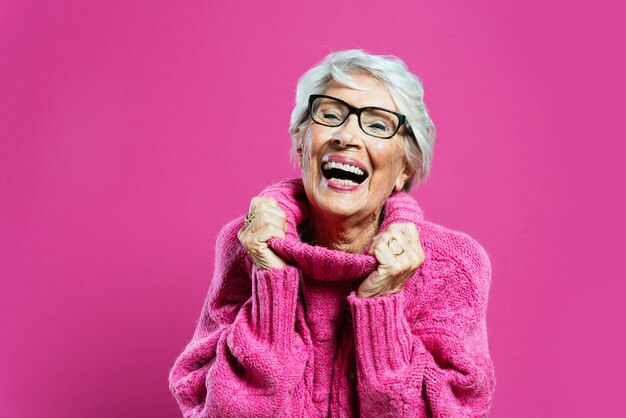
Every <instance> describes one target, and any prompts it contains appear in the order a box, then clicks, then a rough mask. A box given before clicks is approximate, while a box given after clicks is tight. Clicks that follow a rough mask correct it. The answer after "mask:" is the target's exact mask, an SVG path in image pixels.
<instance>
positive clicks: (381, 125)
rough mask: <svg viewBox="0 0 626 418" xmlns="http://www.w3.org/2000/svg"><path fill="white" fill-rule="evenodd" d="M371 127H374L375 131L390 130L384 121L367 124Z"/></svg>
mask: <svg viewBox="0 0 626 418" xmlns="http://www.w3.org/2000/svg"><path fill="white" fill-rule="evenodd" d="M367 126H368V127H369V128H370V129H373V130H375V131H381V132H386V131H387V130H388V128H387V125H385V124H384V123H380V122H378V123H370V124H369V125H367Z"/></svg>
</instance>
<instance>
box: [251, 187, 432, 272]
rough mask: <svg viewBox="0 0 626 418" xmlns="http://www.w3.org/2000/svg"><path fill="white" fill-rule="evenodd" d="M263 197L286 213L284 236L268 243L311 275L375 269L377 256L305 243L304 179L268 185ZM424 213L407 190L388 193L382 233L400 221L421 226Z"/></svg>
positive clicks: (308, 210) (305, 202)
mask: <svg viewBox="0 0 626 418" xmlns="http://www.w3.org/2000/svg"><path fill="white" fill-rule="evenodd" d="M261 196H264V197H271V198H273V199H275V200H276V201H277V202H278V204H279V205H280V207H281V208H282V209H283V210H284V211H285V213H286V214H287V227H288V231H287V232H286V234H285V238H272V239H270V240H269V241H268V245H269V246H270V247H271V248H272V249H273V250H274V251H276V253H277V254H278V255H279V256H280V257H282V258H283V259H284V260H285V261H287V262H288V263H291V264H295V265H297V266H298V267H299V268H300V269H301V270H302V272H303V273H304V274H305V275H307V276H308V277H311V278H314V279H317V280H324V281H337V280H353V279H357V278H359V279H361V278H364V277H365V276H367V275H369V274H370V273H372V272H373V271H374V270H376V266H377V262H376V258H375V257H373V256H370V255H368V254H351V253H346V252H343V251H338V250H332V249H329V248H325V247H320V246H315V245H311V244H308V243H304V242H302V241H301V240H300V236H299V235H298V226H299V225H300V224H301V223H302V222H304V221H306V220H307V219H308V218H309V216H310V206H309V201H308V199H307V196H306V193H305V191H304V185H303V184H302V180H301V179H293V180H286V181H283V182H280V183H277V184H274V185H272V186H270V187H268V188H266V189H265V190H264V191H263V192H262V193H261ZM423 219H424V214H423V212H422V210H421V208H420V207H419V205H418V204H417V202H416V201H415V199H414V198H413V197H411V196H410V195H409V194H407V193H404V192H399V193H394V194H392V195H391V196H389V199H387V202H385V206H384V207H383V221H382V223H381V225H380V228H379V232H382V231H385V230H386V229H387V228H388V227H389V225H391V224H392V223H397V222H413V223H415V224H416V225H417V228H418V230H419V229H420V225H419V224H420V223H421V222H422V221H423Z"/></svg>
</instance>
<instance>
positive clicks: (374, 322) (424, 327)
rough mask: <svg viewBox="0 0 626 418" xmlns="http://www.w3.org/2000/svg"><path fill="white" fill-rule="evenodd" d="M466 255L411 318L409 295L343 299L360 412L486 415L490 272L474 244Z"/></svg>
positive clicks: (490, 378) (491, 379)
mask: <svg viewBox="0 0 626 418" xmlns="http://www.w3.org/2000/svg"><path fill="white" fill-rule="evenodd" d="M471 251H472V252H473V254H471V255H472V257H471V258H470V260H471V262H465V261H463V260H461V261H459V260H456V261H455V262H454V263H453V267H452V268H449V269H448V272H447V277H446V280H444V281H443V282H444V285H443V286H442V287H441V288H439V289H438V290H437V292H435V293H433V296H432V298H431V300H430V301H429V302H428V303H425V302H424V303H423V306H418V307H415V309H411V310H410V312H411V315H409V313H408V312H409V309H407V305H408V301H409V300H408V299H409V296H408V295H409V294H410V293H411V292H410V291H408V292H407V291H402V292H399V293H395V294H390V295H385V296H381V297H374V298H363V299H360V298H358V297H357V296H356V295H355V294H354V293H352V294H350V295H349V297H348V302H349V304H350V307H351V311H352V319H353V323H354V331H355V350H356V357H357V373H358V392H359V401H360V408H361V415H363V416H390V417H391V416H393V417H401V416H402V417H405V416H411V417H415V416H418V417H430V416H435V417H455V418H456V417H483V416H485V415H486V414H487V412H488V410H489V408H490V406H491V401H492V394H493V390H494V387H495V376H494V370H493V363H492V361H491V358H490V356H489V350H488V346H487V329H486V308H487V296H488V291H489V281H490V277H491V267H490V263H489V259H488V257H487V254H486V253H485V252H484V250H483V249H482V247H480V246H479V245H478V244H477V243H476V244H475V245H474V246H473V249H472V250H471ZM418 272H419V270H418ZM416 274H418V273H416ZM414 278H415V276H414ZM407 284H408V283H407ZM405 289H406V288H405ZM418 291H419V290H418ZM425 293H428V292H425Z"/></svg>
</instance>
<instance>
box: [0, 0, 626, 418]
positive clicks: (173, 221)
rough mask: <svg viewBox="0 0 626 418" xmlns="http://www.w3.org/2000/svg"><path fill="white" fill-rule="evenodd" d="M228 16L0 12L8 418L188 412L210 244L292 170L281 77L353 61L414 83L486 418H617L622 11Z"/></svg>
mask: <svg viewBox="0 0 626 418" xmlns="http://www.w3.org/2000/svg"><path fill="white" fill-rule="evenodd" d="M98 3H101V4H98ZM236 3H241V4H236ZM243 3H244V2H227V1H220V2H217V1H211V2H208V1H202V2H200V1H198V2H175V1H169V2H167V1H155V2H121V1H106V2H93V1H90V2H85V1H68V0H66V1H62V2H61V1H19V2H18V1H9V0H4V1H2V2H0V141H1V147H0V199H1V204H0V275H1V280H0V417H3V418H16V417H20V418H23V417H43V416H45V417H64V418H71V417H111V416H124V417H139V416H151V417H172V416H177V415H178V409H177V406H176V404H175V402H174V400H173V398H172V397H171V395H170V393H169V390H168V387H167V374H168V370H169V368H170V367H171V365H172V363H173V361H174V359H175V358H176V356H177V355H178V354H179V353H180V351H181V350H182V348H183V346H184V345H185V344H186V343H187V341H188V340H189V339H190V338H191V334H192V332H193V329H194V325H195V321H196V320H197V318H198V315H199V312H200V308H201V305H202V302H203V300H204V297H205V295H206V291H207V289H208V286H209V282H210V278H211V271H212V267H213V247H214V241H215V236H216V233H217V231H218V230H219V228H220V227H221V226H222V225H223V224H224V223H225V222H226V221H228V220H230V219H232V218H233V217H235V216H239V215H241V214H243V213H245V212H246V210H247V207H248V202H249V200H250V198H251V197H252V196H254V195H255V194H256V193H258V192H259V191H260V190H261V189H262V188H263V187H264V186H265V185H268V184H270V183H272V182H275V181H277V180H281V179H284V178H288V177H294V176H297V175H298V172H297V170H296V169H295V168H293V167H292V166H291V165H290V163H289V159H288V150H289V141H290V140H289V136H288V133H287V128H288V121H289V115H290V112H291V107H292V104H293V100H294V90H295V85H296V81H297V79H298V77H299V76H300V75H302V73H303V72H304V71H305V70H307V69H308V68H310V67H311V66H312V65H314V64H315V63H316V62H318V61H319V60H321V59H322V58H323V57H324V56H325V55H326V54H327V53H328V52H330V51H334V50H339V49H346V48H363V49H365V50H367V51H370V52H375V53H390V54H394V55H397V56H399V57H401V58H402V59H404V60H405V62H406V63H407V64H408V66H409V67H410V69H411V70H412V71H413V72H415V73H416V74H417V75H419V76H420V77H421V78H422V80H423V82H424V85H425V89H426V103H427V105H428V106H429V108H430V110H431V113H432V116H433V119H434V121H435V123H436V125H437V127H438V130H439V135H438V138H437V144H436V147H435V150H436V152H435V160H434V165H433V170H432V175H431V177H430V179H429V180H428V181H427V182H426V183H425V184H423V185H422V186H421V187H420V188H419V189H417V190H415V191H414V195H415V196H416V197H417V198H418V200H419V201H420V203H421V205H422V207H423V209H424V211H425V213H426V217H427V218H429V219H430V220H432V221H434V222H437V223H440V224H443V225H445V226H448V227H450V228H453V229H460V230H463V231H466V232H467V233H469V234H470V235H472V236H473V237H475V238H476V239H477V240H478V241H479V242H480V243H482V244H483V246H484V247H485V248H486V249H487V251H488V252H489V254H490V255H491V261H492V265H493V272H494V276H493V283H492V288H491V299H490V306H489V314H488V323H489V332H490V349H491V353H492V356H493V359H494V362H495V366H496V377H497V386H496V393H495V400H494V405H493V408H492V413H491V415H490V416H492V417H530V416H532V417H556V416H559V417H560V416H567V417H588V416H616V415H617V412H616V411H618V409H617V406H618V403H619V402H622V400H623V394H622V392H623V388H624V383H623V382H624V373H625V372H626V370H625V369H626V368H625V367H624V357H623V353H624V351H625V349H626V347H625V344H624V342H623V341H622V340H623V335H624V332H623V328H621V326H622V324H621V319H622V318H624V312H623V306H624V302H623V295H624V290H625V285H624V283H623V280H624V278H625V277H626V274H625V268H624V262H623V260H624V255H623V252H624V247H625V246H624V244H623V237H624V234H625V231H624V226H625V225H624V221H623V214H624V209H626V208H625V207H624V203H623V195H624V181H623V179H624V174H623V173H624V163H623V155H624V151H625V148H624V146H623V144H624V141H625V140H626V138H624V125H623V123H624V120H625V116H624V110H625V108H624V81H623V76H624V73H625V72H626V71H625V70H626V68H625V66H624V63H623V57H624V43H623V40H624V39H625V34H624V30H623V27H624V24H623V22H624V6H623V5H622V4H623V2H621V4H618V3H619V2H617V1H616V2H615V4H614V5H610V4H608V2H604V1H588V2H584V1H583V2H571V1H546V0H541V1H538V0H530V1H524V2H519V1H481V2H478V1H477V2H467V1H461V0H459V1H452V0H445V1H437V2H434V1H433V2H418V1H411V2H408V1H407V2H398V1H392V0H385V1H380V0H379V1H367V2H364V1H361V2H353V3H351V4H339V2H334V1H331V2H320V1H317V2H307V3H305V2H288V1H284V2H272V3H262V2H256V3H255V2H245V6H244V5H243ZM618 327H620V328H619V331H618ZM620 409H623V408H620Z"/></svg>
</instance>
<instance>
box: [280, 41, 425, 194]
mask: <svg viewBox="0 0 626 418" xmlns="http://www.w3.org/2000/svg"><path fill="white" fill-rule="evenodd" d="M359 73H361V74H362V73H367V74H371V75H372V76H374V77H375V78H376V79H378V80H379V81H380V82H381V83H382V84H383V86H385V88H386V89H387V91H388V92H389V94H390V95H391V97H392V99H393V101H394V102H395V103H396V106H397V107H398V110H399V112H400V113H402V114H403V115H405V116H406V125H407V126H406V127H407V128H408V129H407V132H408V134H407V135H405V136H404V153H405V156H406V158H407V161H408V163H409V166H410V168H411V169H412V171H413V175H414V177H413V178H411V179H410V180H409V181H408V182H407V183H406V184H405V187H404V189H405V190H406V191H409V190H410V189H411V186H412V183H413V180H414V179H417V181H418V183H421V182H422V181H423V180H425V179H426V177H428V174H429V173H430V164H431V161H432V159H433V147H434V145H435V135H436V129H435V125H434V124H433V122H432V120H431V119H430V116H429V115H428V110H427V109H426V105H425V104H424V88H423V87H422V83H421V82H420V80H419V78H418V77H417V76H415V75H414V74H411V73H410V72H409V70H408V69H407V67H406V65H405V64H404V62H403V61H402V60H401V59H399V58H397V57H394V56H391V55H372V54H368V53H366V52H364V51H361V50H358V49H352V50H347V51H338V52H333V53H331V54H328V55H327V56H326V58H324V60H323V61H322V62H321V63H319V64H318V65H316V66H315V67H313V68H311V69H310V70H309V71H307V72H306V73H305V74H304V75H303V76H302V77H301V78H300V80H299V81H298V87H297V89H296V104H295V106H294V108H293V111H292V112H291V123H290V125H289V133H290V134H291V139H292V149H291V155H292V158H296V155H297V152H298V148H300V146H301V143H302V139H303V138H304V135H305V134H306V131H307V129H308V127H309V123H310V120H309V117H308V114H307V112H308V109H307V107H308V100H309V96H310V95H311V94H324V92H325V90H326V88H327V87H328V86H329V84H330V83H331V82H332V81H335V82H337V83H340V84H342V85H345V86H347V87H350V88H354V89H359V90H360V89H361V88H360V87H359V86H358V85H357V84H356V83H355V82H354V81H353V80H352V78H351V77H350V74H359Z"/></svg>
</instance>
